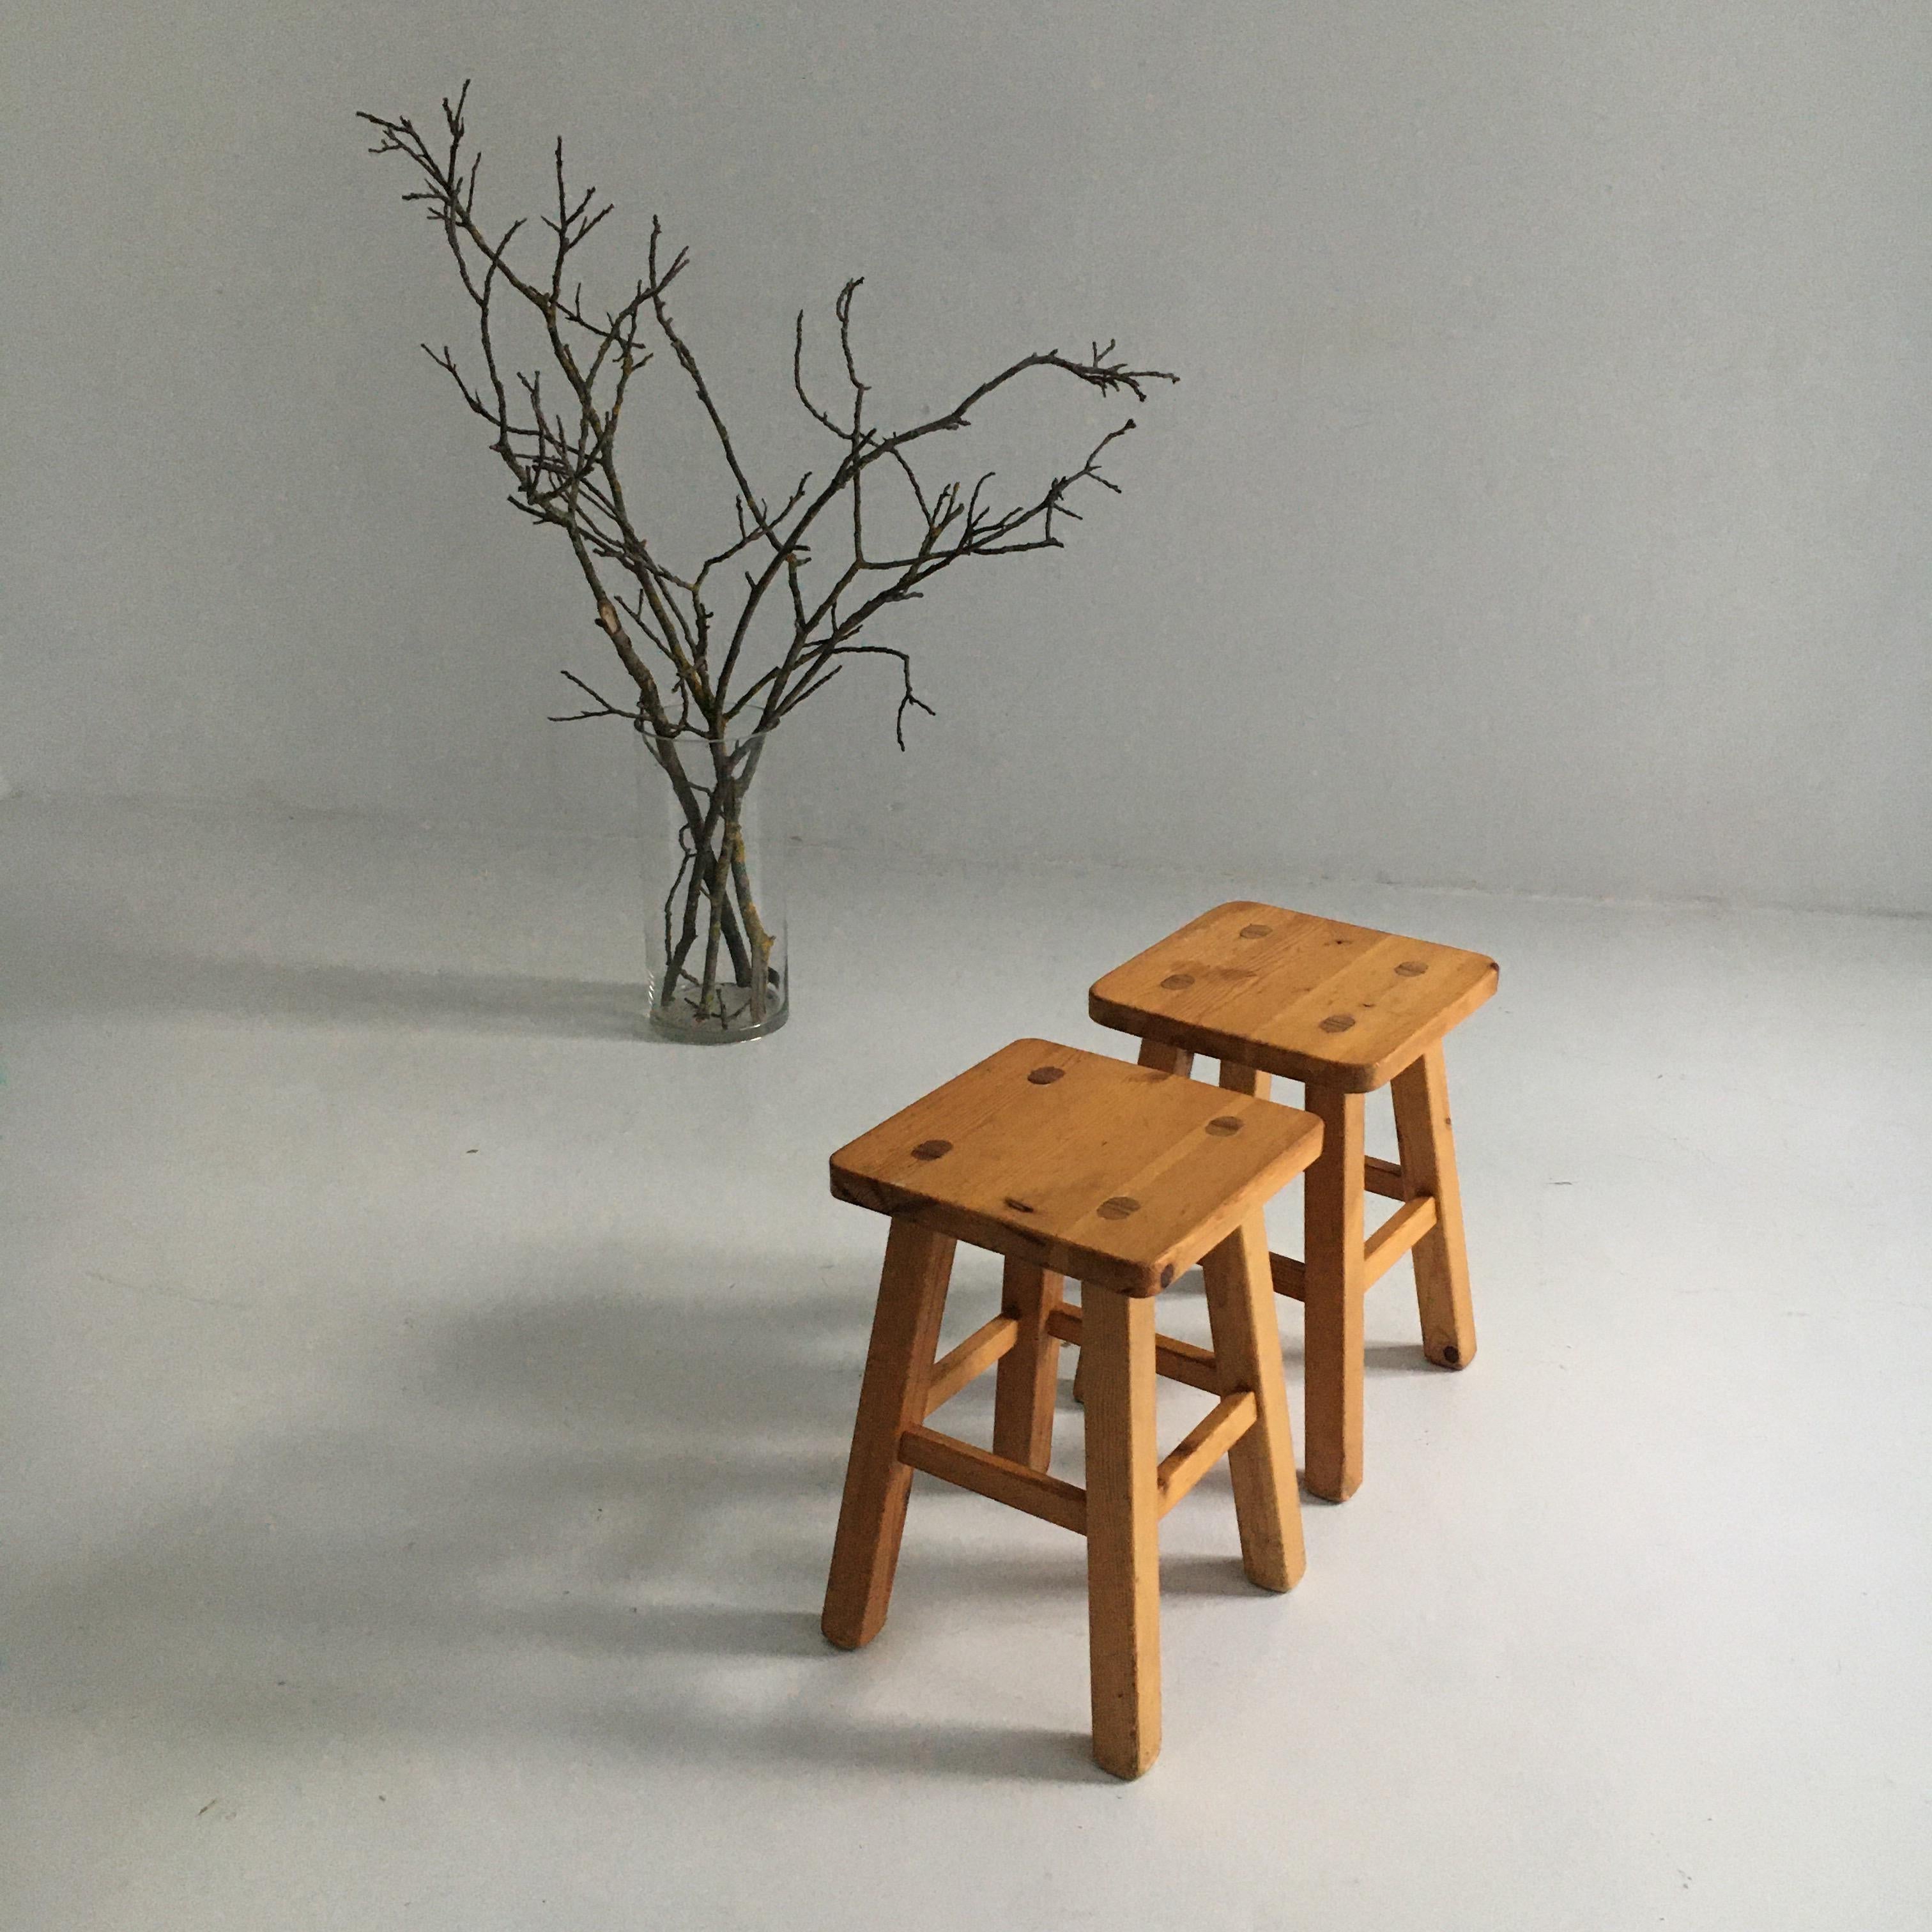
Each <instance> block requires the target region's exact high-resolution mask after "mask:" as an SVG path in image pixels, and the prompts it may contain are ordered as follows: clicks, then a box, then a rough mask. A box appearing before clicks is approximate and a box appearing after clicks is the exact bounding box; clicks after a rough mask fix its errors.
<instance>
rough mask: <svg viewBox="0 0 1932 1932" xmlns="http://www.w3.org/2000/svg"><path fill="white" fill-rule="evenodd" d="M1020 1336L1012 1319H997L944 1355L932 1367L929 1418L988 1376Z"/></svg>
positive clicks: (1017, 1326)
mask: <svg viewBox="0 0 1932 1932" xmlns="http://www.w3.org/2000/svg"><path fill="white" fill-rule="evenodd" d="M1019 1334H1020V1325H1019V1323H1018V1322H1016V1321H1015V1320H1014V1319H1013V1317H1012V1316H1010V1315H996V1316H994V1317H993V1319H992V1321H990V1322H988V1323H986V1325H985V1326H984V1327H983V1328H976V1329H974V1331H973V1332H972V1334H970V1335H968V1337H967V1338H966V1339H965V1341H963V1342H962V1343H960V1345H959V1347H958V1348H956V1349H949V1350H948V1351H947V1353H946V1354H944V1355H941V1357H940V1358H939V1360H938V1361H936V1362H935V1363H934V1364H933V1365H932V1383H931V1385H930V1386H929V1388H928V1389H927V1391H926V1414H927V1415H931V1414H932V1412H933V1411H934V1410H935V1409H937V1408H938V1407H939V1406H940V1405H941V1403H948V1402H950V1401H951V1400H953V1397H955V1396H956V1395H957V1394H959V1391H961V1390H962V1389H963V1388H965V1386H966V1385H967V1384H968V1382H971V1380H972V1379H973V1378H974V1376H983V1375H984V1374H985V1373H986V1371H987V1370H989V1369H990V1368H991V1367H992V1366H993V1364H995V1362H997V1361H998V1360H999V1359H1000V1358H1001V1356H1002V1355H1004V1354H1005V1353H1006V1352H1007V1350H1008V1349H1010V1348H1011V1347H1012V1346H1013V1344H1014V1343H1016V1342H1017V1341H1018V1340H1019Z"/></svg>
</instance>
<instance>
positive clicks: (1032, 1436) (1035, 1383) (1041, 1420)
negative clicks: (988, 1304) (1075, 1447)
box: [993, 1260, 1064, 1469]
mask: <svg viewBox="0 0 1932 1932" xmlns="http://www.w3.org/2000/svg"><path fill="white" fill-rule="evenodd" d="M1063 1280H1064V1277H1062V1276H1060V1275H1057V1274H1052V1273H1050V1272H1049V1271H1048V1270H1046V1269H1045V1268H1035V1267H1034V1265H1033V1264H1032V1263H1031V1262H1017V1261H1011V1260H1010V1261H1009V1262H1007V1269H1006V1275H1005V1278H1004V1281H1003V1283H1002V1284H1001V1291H1000V1306H1001V1311H1002V1313H1005V1314H1007V1315H1010V1316H1012V1317H1013V1319H1014V1320H1015V1321H1016V1322H1018V1323H1019V1328H1020V1332H1019V1337H1018V1339H1017V1340H1016V1341H1015V1342H1014V1343H1013V1346H1012V1347H1011V1348H1010V1349H1008V1350H1007V1352H1006V1353H1005V1354H1004V1355H1002V1356H1001V1358H1000V1366H999V1370H998V1379H997V1381H996V1382H995V1384H994V1394H993V1454H995V1455H996V1456H1007V1457H1011V1458H1012V1460H1013V1461H1014V1462H1016V1463H1025V1465H1026V1466H1027V1467H1028V1469H1045V1468H1046V1466H1047V1465H1048V1463H1049V1462H1050V1461H1051V1460H1052V1457H1053V1405H1054V1398H1055V1394H1057V1392H1058V1385H1059V1376H1060V1344H1059V1343H1058V1342H1057V1341H1056V1340H1055V1339H1054V1338H1053V1337H1052V1336H1051V1335H1049V1334H1048V1333H1047V1332H1046V1321H1047V1317H1048V1316H1049V1315H1051V1314H1052V1313H1053V1311H1054V1310H1055V1309H1056V1308H1058V1307H1059V1306H1060V1290H1061V1282H1062V1281H1063Z"/></svg>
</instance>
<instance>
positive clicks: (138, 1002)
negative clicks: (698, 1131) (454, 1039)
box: [9, 944, 673, 1046]
mask: <svg viewBox="0 0 1932 1932" xmlns="http://www.w3.org/2000/svg"><path fill="white" fill-rule="evenodd" d="M9 977H10V985H11V988H12V990H13V1002H12V1004H13V1007H14V1010H16V1011H31V1010H33V1009H34V1007H36V1006H37V1005H46V1006H48V1007H57V1009H58V1010H60V1011H62V1012H68V1013H71V1012H72V1011H73V1010H74V1009H75V1008H76V1007H80V1008H82V1009H83V1010H92V1011H95V1012H101V1011H107V1012H111V1013H121V1014H128V1015H167V1014H184V1013H193V1014H202V1015H205V1016H210V1017H217V1018H223V1019H251V1020H255V1019H259V1020H275V1021H280V1022H285V1023H287V1024H290V1025H312V1026H362V1027H372V1028H397V1029H398V1030H404V1031H419V1030H422V1029H429V1030H433V1031H456V1032H465V1033H496V1034H504V1033H507V1034H530V1035H535V1036H541V1037H550V1038H559V1039H575V1040H631V1041H634V1042H637V1043H640V1044H645V1043H648V1044H651V1045H655V1046H669V1045H671V1044H673V1043H671V1042H670V1041H667V1040H660V1039H659V1038H658V1036H657V1035H656V1034H653V1033H652V1032H650V1031H649V1029H648V1028H647V1027H646V1010H645V1009H646V1001H645V992H644V987H643V982H642V981H641V980H639V981H637V982H625V981H622V980H576V979H568V978H565V977H558V976H545V975H542V974H527V973H477V972H471V971H455V970H442V969H438V968H420V967H363V966H348V965H336V964H332V963H317V962H308V963H305V962H281V961H271V960H258V959H201V958H196V957H194V956H191V955H187V954H183V953H141V952H136V951H133V950H124V949H121V948H117V947H113V946H112V945H100V944H95V945H92V946H89V947H88V948H87V949H86V950H85V951H84V952H81V951H77V952H75V953H71V954H66V953H58V952H50V953H46V954H44V955H43V956H40V957H39V958H37V959H33V960H31V961H29V962H26V963H25V964H24V965H23V966H21V967H20V968H18V969H17V970H16V971H13V972H12V973H11V974H10V976H9ZM37 996H38V997H37Z"/></svg>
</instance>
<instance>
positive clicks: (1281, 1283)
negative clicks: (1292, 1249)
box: [1268, 1255, 1307, 1301]
mask: <svg viewBox="0 0 1932 1932" xmlns="http://www.w3.org/2000/svg"><path fill="white" fill-rule="evenodd" d="M1268 1272H1269V1274H1271V1275H1273V1276H1274V1292H1275V1293H1276V1294H1277V1295H1286V1296H1287V1297H1288V1298H1289V1301H1306V1300H1307V1295H1306V1293H1305V1292H1304V1289H1303V1283H1304V1280H1306V1278H1307V1270H1306V1269H1304V1268H1303V1267H1302V1265H1301V1263H1300V1262H1298V1261H1295V1260H1294V1259H1292V1257H1290V1256H1287V1255H1270V1256H1268Z"/></svg>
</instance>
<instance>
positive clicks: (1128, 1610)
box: [1081, 1287, 1160, 1778]
mask: <svg viewBox="0 0 1932 1932" xmlns="http://www.w3.org/2000/svg"><path fill="white" fill-rule="evenodd" d="M1081 1307H1082V1314H1083V1321H1084V1326H1083V1330H1082V1332H1083V1334H1085V1337H1086V1346H1085V1347H1083V1348H1082V1350H1081V1356H1082V1360H1083V1361H1085V1362H1086V1363H1087V1364H1088V1365H1089V1366H1088V1378H1087V1622H1088V1655H1089V1656H1090V1658H1091V1665H1092V1671H1093V1691H1094V1762H1095V1763H1097V1764H1098V1765H1099V1766H1100V1768H1101V1769H1103V1771H1111V1772H1112V1773H1113V1774H1114V1775H1115V1777H1116V1778H1138V1777H1139V1775H1141V1773H1142V1772H1144V1771H1145V1770H1146V1769H1147V1768H1148V1766H1149V1765H1151V1764H1152V1763H1154V1759H1155V1758H1156V1757H1157V1756H1158V1755H1159V1754H1160V1539H1159V1534H1158V1524H1159V1522H1160V1502H1159V1496H1158V1490H1157V1481H1156V1472H1157V1469H1158V1468H1159V1460H1158V1459H1159V1455H1160V1451H1159V1450H1158V1449H1157V1447H1156V1446H1155V1442H1154V1302H1153V1300H1152V1298H1151V1297H1147V1298H1144V1297H1136V1296H1132V1295H1119V1294H1116V1293H1115V1292H1114V1291H1113V1290H1112V1289H1103V1288H1094V1287H1088V1288H1087V1289H1085V1290H1084V1291H1083V1292H1082V1295H1081Z"/></svg>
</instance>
